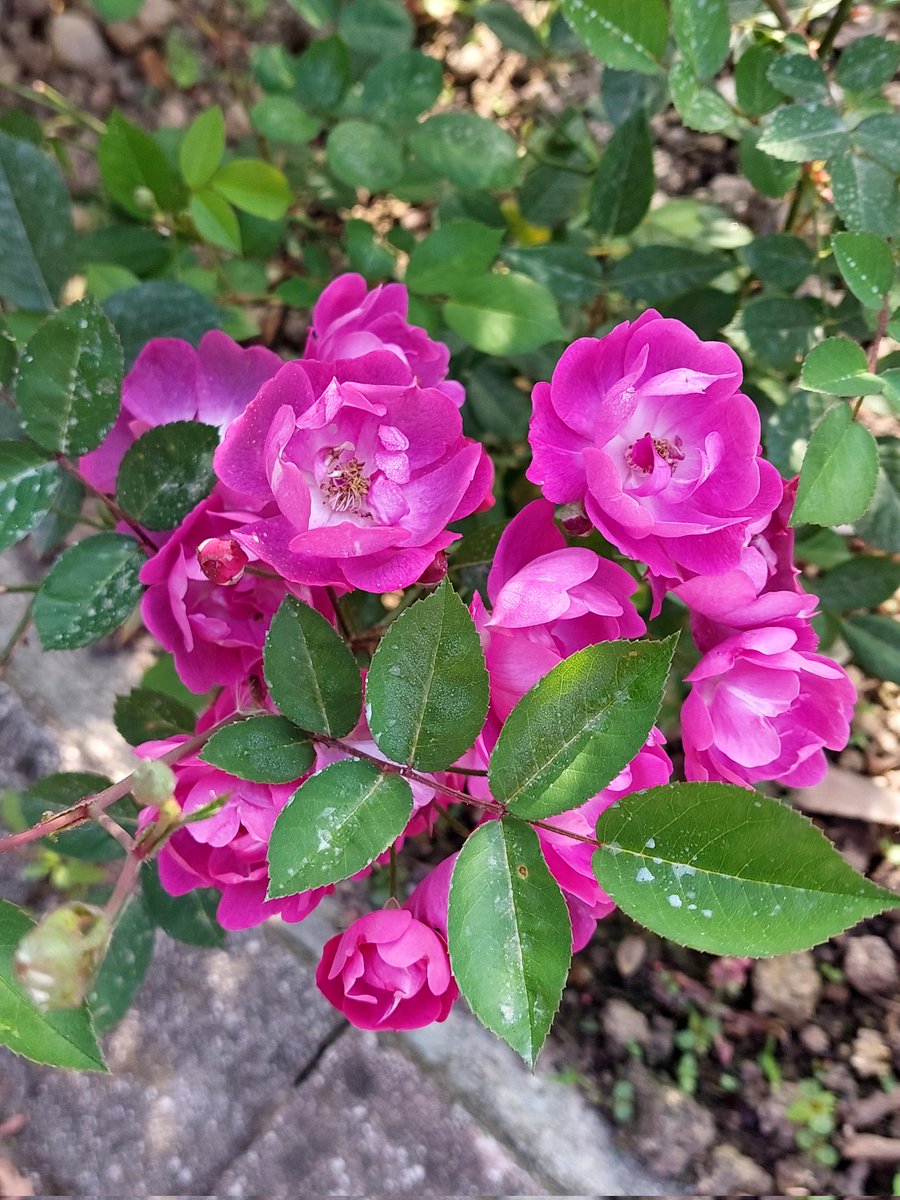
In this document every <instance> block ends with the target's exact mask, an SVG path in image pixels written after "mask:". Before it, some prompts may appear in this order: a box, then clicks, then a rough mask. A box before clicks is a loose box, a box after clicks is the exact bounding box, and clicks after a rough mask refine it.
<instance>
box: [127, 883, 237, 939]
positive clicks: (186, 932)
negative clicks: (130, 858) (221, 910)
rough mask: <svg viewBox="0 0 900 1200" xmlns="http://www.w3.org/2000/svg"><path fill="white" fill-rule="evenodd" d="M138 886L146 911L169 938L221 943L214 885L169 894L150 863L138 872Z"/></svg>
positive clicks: (221, 933) (217, 894)
mask: <svg viewBox="0 0 900 1200" xmlns="http://www.w3.org/2000/svg"><path fill="white" fill-rule="evenodd" d="M141 886H142V890H143V894H144V903H145V904H146V906H147V912H148V913H149V915H150V917H151V918H152V920H153V921H154V922H155V924H157V925H158V926H159V928H160V929H161V930H162V931H163V932H164V933H167V934H168V935H169V937H170V938H174V939H175V941H176V942H186V943H187V945H189V946H205V947H207V948H209V949H215V948H216V947H218V946H221V945H223V944H224V942H225V930H224V929H223V928H222V926H221V925H220V924H219V922H218V921H217V920H216V909H217V908H218V905H219V900H220V899H221V896H220V893H219V892H217V891H216V889H215V888H196V889H195V890H194V891H192V892H188V893H187V894H186V895H184V896H170V895H169V893H168V892H167V891H166V890H165V888H163V886H162V884H161V883H160V882H159V875H158V874H157V871H156V869H155V867H154V866H152V865H148V866H146V867H144V869H143V871H142V872H141Z"/></svg>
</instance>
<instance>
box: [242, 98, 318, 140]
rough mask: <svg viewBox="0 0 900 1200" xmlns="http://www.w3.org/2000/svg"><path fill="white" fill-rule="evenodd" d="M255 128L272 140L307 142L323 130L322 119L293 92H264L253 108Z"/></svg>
mask: <svg viewBox="0 0 900 1200" xmlns="http://www.w3.org/2000/svg"><path fill="white" fill-rule="evenodd" d="M250 120H251V121H252V123H253V128H254V129H255V130H256V131H257V132H258V133H261V134H262V136H263V137H265V138H268V139H269V140H270V141H272V142H283V143H284V144H285V145H288V146H305V145H306V144H307V143H308V142H311V141H312V140H313V138H315V137H318V136H319V134H320V133H321V131H322V122H321V121H320V120H318V118H316V117H312V116H310V115H309V113H308V112H306V111H305V110H304V109H302V108H301V107H300V105H299V104H298V103H297V101H296V100H292V99H291V97H290V96H264V97H263V98H262V100H257V102H256V104H254V105H253V107H252V108H251V109H250Z"/></svg>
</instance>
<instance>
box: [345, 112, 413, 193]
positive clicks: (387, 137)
mask: <svg viewBox="0 0 900 1200" xmlns="http://www.w3.org/2000/svg"><path fill="white" fill-rule="evenodd" d="M328 165H329V167H330V168H331V170H332V171H333V172H334V174H335V175H336V176H337V177H338V179H340V180H341V181H342V182H343V183H347V184H349V185H350V187H360V188H366V189H367V190H368V191H370V192H384V191H387V189H388V188H390V187H391V186H392V185H393V184H395V183H397V182H398V180H399V179H400V177H401V176H402V174H403V154H402V152H401V150H400V145H399V143H398V141H397V138H396V136H392V135H391V134H389V133H388V132H387V131H386V130H384V129H382V128H381V127H380V126H378V125H373V124H371V123H370V122H369V121H342V122H341V123H340V124H339V125H335V127H334V129H332V131H331V133H330V134H329V135H328Z"/></svg>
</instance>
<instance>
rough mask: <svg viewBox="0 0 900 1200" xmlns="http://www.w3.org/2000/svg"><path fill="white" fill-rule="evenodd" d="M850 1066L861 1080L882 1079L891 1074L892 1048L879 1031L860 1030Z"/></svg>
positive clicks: (855, 1040) (851, 1055)
mask: <svg viewBox="0 0 900 1200" xmlns="http://www.w3.org/2000/svg"><path fill="white" fill-rule="evenodd" d="M850 1066H851V1067H852V1068H853V1070H854V1071H855V1072H856V1074H857V1075H858V1076H859V1078H860V1079H882V1078H885V1077H886V1076H888V1075H890V1073H891V1048H890V1046H889V1045H888V1044H887V1042H886V1041H885V1040H884V1038H883V1037H882V1036H881V1034H880V1033H879V1032H878V1030H877V1029H866V1028H863V1029H860V1030H859V1032H858V1033H857V1035H856V1037H855V1038H854V1039H853V1046H852V1048H851V1051H850Z"/></svg>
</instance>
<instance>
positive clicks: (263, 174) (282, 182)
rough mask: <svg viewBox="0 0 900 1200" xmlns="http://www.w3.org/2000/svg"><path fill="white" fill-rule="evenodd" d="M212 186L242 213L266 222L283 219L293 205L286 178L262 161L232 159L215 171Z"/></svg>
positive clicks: (211, 180) (256, 159)
mask: <svg viewBox="0 0 900 1200" xmlns="http://www.w3.org/2000/svg"><path fill="white" fill-rule="evenodd" d="M209 186H210V187H211V188H212V189H213V191H215V192H218V193H219V195H220V196H224V197H225V199H226V200H228V201H229V202H230V203H231V204H233V205H234V206H235V208H239V209H240V210H241V212H247V213H251V214H252V215H253V216H255V217H264V218H265V219H266V220H267V221H277V220H278V219H279V218H280V217H283V216H284V214H285V213H286V212H287V210H288V208H289V207H290V203H291V190H290V188H289V187H288V181H287V180H286V179H285V177H284V175H283V174H282V173H281V171H279V170H278V169H277V168H276V167H273V166H271V165H270V164H269V163H267V162H263V161H262V159H260V158H235V159H232V161H231V162H228V163H226V164H225V166H224V167H220V168H219V169H218V171H216V173H215V175H213V177H212V179H210V181H209Z"/></svg>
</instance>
